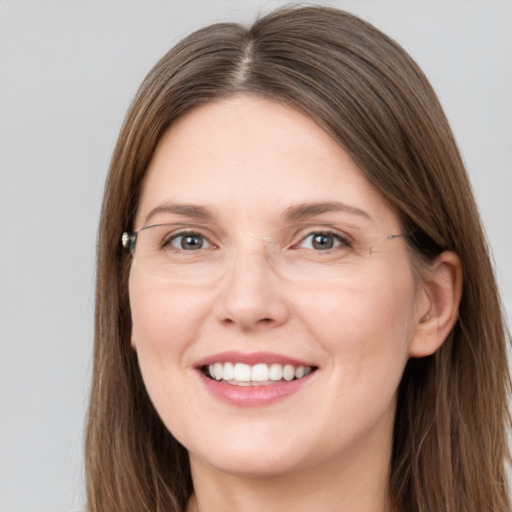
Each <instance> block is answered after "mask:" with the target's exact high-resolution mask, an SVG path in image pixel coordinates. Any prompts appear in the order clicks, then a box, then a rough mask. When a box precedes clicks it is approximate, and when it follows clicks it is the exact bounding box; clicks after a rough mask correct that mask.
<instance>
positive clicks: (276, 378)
mask: <svg viewBox="0 0 512 512" xmlns="http://www.w3.org/2000/svg"><path fill="white" fill-rule="evenodd" d="M314 370H315V367H313V366H302V365H300V366H294V365H292V364H280V363H271V364H266V363H258V364H255V365H249V364H245V363H232V362H225V363H220V362H218V363H212V364H209V365H207V366H204V367H203V373H204V374H205V375H206V376H207V377H209V378H210V379H212V380H216V381H223V382H225V383H226V384H231V385H234V386H268V385H272V384H276V383H278V382H290V381H292V380H297V379H302V378H303V377H305V376H307V375H309V374H310V373H311V372H312V371H314Z"/></svg>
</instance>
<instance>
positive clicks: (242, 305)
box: [215, 251, 289, 332]
mask: <svg viewBox="0 0 512 512" xmlns="http://www.w3.org/2000/svg"><path fill="white" fill-rule="evenodd" d="M282 285H283V283H282V282H281V280H280V278H279V276H278V275H277V274H276V273H275V272H274V270H273V268H272V265H271V262H270V258H269V257H268V255H266V254H265V253H264V252H262V251H252V252H249V251H245V252H244V253H243V254H242V253H241V252H240V253H238V254H237V255H236V256H235V257H234V259H233V263H232V266H231V267H230V269H229V271H228V272H227V274H226V275H225V276H224V279H223V282H222V285H221V289H220V290H219V295H218V297H217V300H216V305H215V314H216V317H217V318H218V319H219V321H221V322H222V323H223V324H225V325H233V326H237V327H238V328H239V329H240V330H242V331H244V332H250V331H262V330H266V329H270V328H273V327H277V326H279V325H282V324H283V323H284V322H286V320H287V319H288V315H289V308H288V304H287V300H286V297H285V293H284V290H283V286H282Z"/></svg>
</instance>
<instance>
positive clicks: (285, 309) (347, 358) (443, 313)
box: [86, 7, 509, 512]
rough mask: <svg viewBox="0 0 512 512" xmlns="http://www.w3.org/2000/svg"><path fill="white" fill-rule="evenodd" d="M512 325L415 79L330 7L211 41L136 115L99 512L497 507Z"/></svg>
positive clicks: (117, 256) (106, 249) (439, 122)
mask: <svg viewBox="0 0 512 512" xmlns="http://www.w3.org/2000/svg"><path fill="white" fill-rule="evenodd" d="M508 386H509V375H508V370H507V364H506V333H505V328H504V324H503V320H502V317H501V314H500V303H499V298H498V294H497V291H496V285H495V280H494V276H493V271H492V268H491V265H490V262H489V257H488V253H487V248H486V245H485V239H484V236H483V233H482V228H481V225H480V220H479V217H478V214H477V209H476V206H475V204H474V200H473V197H472V193H471V189H470V185H469V183H468V179H467V176H466V173H465V171H464V167H463V164H462V161H461V158H460V155H459V153H458V150H457V147H456V145H455V142H454V140H453V136H452V134H451V131H450V129H449V126H448V124H447V121H446V119H445V116H444V114H443V112H442V110H441V107H440V105H439V103H438V101H437V99H436V96H435V94H434V92H433V91H432V89H431V87H430V86H429V84H428V82H427V80H426V78H425V77H424V75H423V74H422V73H421V71H420V70H419V69H418V67H417V66H416V65H415V63H414V62H413V61H412V60H411V59H410V58H409V57H408V56H407V55H406V54H405V52H404V51H403V50H402V49H401V48H400V47H398V45H397V44H396V43H395V42H393V41H391V40H390V39H388V38H387V37H386V36H384V35H383V34H382V33H380V32H379V31H377V30H376V29H375V28H373V27H372V26H370V25H368V24H367V23H365V22H363V21H361V20H359V19H357V18H355V17H353V16H351V15H349V14H346V13H343V12H340V11H336V10H332V9H327V8H316V7H307V8H299V9H285V10H279V11H276V12H275V13H272V14H270V15H268V16H265V17H264V18H262V19H260V20H259V21H257V22H256V23H255V24H254V25H253V26H252V27H251V28H250V29H245V28H243V27H241V26H239V25H235V24H220V25H213V26H210V27H207V28H205V29H203V30H200V31H198V32H196V33H194V34H192V35H191V36H189V37H187V38H186V39H184V40H183V41H182V42H181V43H180V44H178V46H176V47H175V48H174V49H173V50H171V51H170V52H169V53H168V54H167V55H166V56H165V57H164V58H163V59H162V60H161V61H160V62H159V63H158V64H157V65H156V66H155V68H154V69H153V70H152V71H151V72H150V74H149V75H148V77H147V78H146V80H145V81H144V83H143V84H142V86H141V88H140V90H139V92H138V94H137V96H136V98H135V100H134V102H133V104H132V106H131V108H130V111H129V113H128V115H127V118H126V121H125V124H124V127H123V129H122V131H121V134H120V137H119V141H118V144H117V147H116V149H115V152H114V156H113V160H112V164H111V169H110V174H109V178H108V181H107V185H106V191H105V198H104V206H103V212H102V220H101V227H100V235H99V255H98V282H97V297H96V346H95V365H94V376H93V388H92V395H91V403H90V409H89V424H88V431H87V440H86V451H87V453H86V460H87V478H88V500H89V510H91V511H99V510H102V511H103V510H118V511H129V510H130V511H131V510H133V511H140V510H148V511H149V510H151V511H164V510H165V511H169V510H176V511H183V510H188V511H201V512H207V511H209V510H216V511H218V510H233V511H236V510H242V509H243V510H244V511H248V510H249V511H251V510H263V509H264V510H266V511H269V510H289V509H294V510H306V509H307V510H322V511H329V510H332V511H342V510H350V511H352V512H355V511H361V512H363V511H373V512H377V511H379V512H381V511H382V512H384V511H386V512H387V511H407V512H410V511H422V512H423V511H425V512H426V511H436V512H437V511H457V512H460V511H475V512H476V511H482V510H493V511H503V512H505V511H508V510H509V501H508V493H507V485H506V484H507V483H506V477H505V469H504V464H505V460H506V459H507V457H508V451H507V446H506V439H505V437H506V436H505V424H506V422H507V420H508V411H507V403H506V399H507V391H508V389H509V387H508Z"/></svg>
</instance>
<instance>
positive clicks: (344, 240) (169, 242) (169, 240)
mask: <svg viewBox="0 0 512 512" xmlns="http://www.w3.org/2000/svg"><path fill="white" fill-rule="evenodd" d="M317 236H324V237H332V238H333V239H334V240H335V242H337V243H338V245H336V246H334V247H329V248H326V249H316V252H328V251H331V250H336V249H338V248H339V247H340V246H341V247H345V248H350V247H352V242H351V241H350V240H349V238H348V237H346V236H343V235H341V234H340V233H338V232H336V231H330V230H322V231H311V232H309V233H308V234H307V235H306V236H304V237H303V238H301V240H300V241H299V243H297V244H294V245H292V246H291V249H300V248H301V247H300V246H301V245H302V244H303V243H304V242H305V241H306V240H307V239H308V238H312V237H317ZM185 237H197V238H200V239H201V240H202V241H203V244H204V243H206V244H207V245H208V247H199V248H197V249H195V250H199V249H207V248H215V247H216V246H215V244H213V243H212V242H211V241H210V240H209V239H208V238H207V237H205V236H204V235H203V234H201V233H198V232H196V231H181V232H178V233H172V234H171V235H169V236H167V237H165V238H164V240H163V242H162V247H163V248H165V247H171V248H173V249H176V250H178V251H179V250H182V251H187V250H186V249H184V248H183V247H176V246H175V245H174V244H173V242H175V241H176V240H178V239H179V238H185ZM182 243H183V242H182ZM312 243H313V242H312ZM307 249H311V250H315V248H314V247H308V248H307ZM187 252H188V251H187ZM190 252H193V249H192V250H190Z"/></svg>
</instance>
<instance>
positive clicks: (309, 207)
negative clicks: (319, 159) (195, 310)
mask: <svg viewBox="0 0 512 512" xmlns="http://www.w3.org/2000/svg"><path fill="white" fill-rule="evenodd" d="M331 212H344V213H350V214H353V215H360V216H362V217H364V218H366V219H368V220H370V221H373V219H372V218H371V217H370V215H369V214H368V213H367V212H365V211H364V210H361V209H360V208H356V207H355V206H350V205H348V204H345V203H342V202H339V201H328V202H320V203H302V204H298V205H295V206H290V207H289V208H287V209H286V210H285V211H284V212H283V215H282V218H283V220H284V221H285V222H299V221H303V220H305V219H309V218H311V217H315V216H317V215H322V214H323V213H331ZM160 213H172V214H174V215H181V216H183V217H189V218H193V219H199V220H211V219H213V214H212V213H211V212H210V210H208V209H207V208H205V207H203V206H198V205H194V204H181V203H166V204H163V205H160V206H157V207H156V208H153V209H152V210H151V211H150V212H149V213H148V215H147V216H146V219H145V221H144V225H147V224H148V223H149V221H150V220H151V219H152V218H153V217H154V216H155V215H158V214H160Z"/></svg>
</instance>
